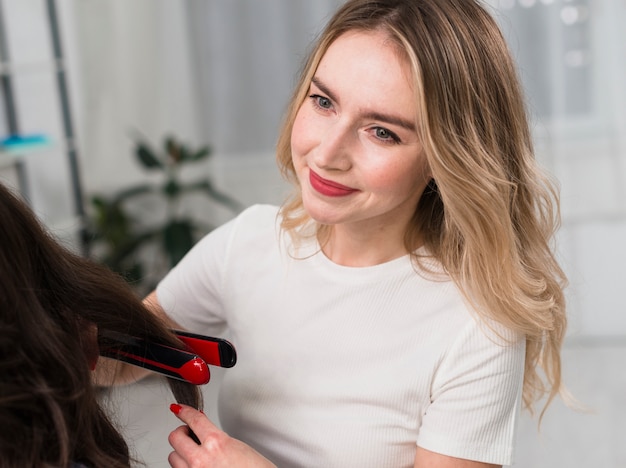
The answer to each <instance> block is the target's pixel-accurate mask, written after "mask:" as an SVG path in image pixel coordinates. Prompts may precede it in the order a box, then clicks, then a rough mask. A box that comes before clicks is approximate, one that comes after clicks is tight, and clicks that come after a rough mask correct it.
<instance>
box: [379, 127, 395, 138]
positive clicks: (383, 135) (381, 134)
mask: <svg viewBox="0 0 626 468" xmlns="http://www.w3.org/2000/svg"><path fill="white" fill-rule="evenodd" d="M376 136H377V137H378V138H380V139H381V140H387V139H388V138H391V134H390V133H389V130H387V129H386V128H380V127H378V128H377V129H376Z"/></svg>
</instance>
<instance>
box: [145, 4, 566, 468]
mask: <svg viewBox="0 0 626 468" xmlns="http://www.w3.org/2000/svg"><path fill="white" fill-rule="evenodd" d="M277 160H278V164H279V167H280V169H281V171H282V173H283V175H285V176H286V178H287V179H288V180H290V181H291V182H292V183H293V186H294V190H293V192H292V194H291V197H290V198H289V199H288V200H287V201H286V202H285V203H284V204H283V205H282V206H281V207H277V206H269V205H256V206H253V207H250V208H249V209H246V210H245V211H244V212H242V213H241V214H240V215H239V216H237V218H236V219H234V220H233V221H231V222H228V223H226V224H225V225H223V226H221V227H220V228H218V229H216V230H215V231H213V232H212V233H210V234H209V235H207V236H206V237H204V238H203V239H202V240H201V241H200V242H199V243H198V244H197V245H196V246H195V247H194V248H193V249H192V250H191V251H190V252H189V253H188V254H187V255H186V256H185V258H183V260H182V261H181V262H180V263H179V264H178V265H177V266H176V267H175V268H174V269H172V270H171V271H170V273H169V274H168V275H167V276H166V277H165V278H164V279H163V281H161V282H160V284H159V285H158V286H157V289H156V291H155V292H154V293H152V294H151V295H150V296H149V299H148V301H147V303H148V304H149V305H150V307H151V308H152V310H153V311H154V312H155V313H156V314H157V315H161V314H165V315H166V316H167V317H168V320H170V321H171V324H172V325H173V326H176V327H177V328H179V327H180V328H183V329H188V330H190V331H193V332H196V333H202V334H207V335H212V336H215V335H218V334H220V333H223V332H227V333H228V335H229V338H230V339H231V340H232V342H233V343H234V344H235V346H236V347H237V352H238V364H237V366H236V368H234V369H232V372H229V373H228V374H227V375H225V376H224V380H223V384H222V387H221V391H220V394H219V397H218V405H219V415H220V422H221V425H222V428H223V429H224V430H223V431H222V430H219V429H218V428H217V427H216V426H215V425H214V424H213V423H211V422H210V421H209V420H208V419H207V418H206V417H205V416H204V415H202V414H200V413H198V412H196V411H194V410H193V409H190V408H187V407H175V408H174V412H175V414H176V415H177V416H178V417H179V418H180V419H181V420H182V421H183V422H184V423H185V424H186V425H189V427H191V428H192V429H193V431H194V432H195V433H196V434H197V436H198V438H199V441H200V444H199V445H198V444H195V443H193V442H192V441H191V439H190V438H189V437H188V432H187V427H186V425H183V426H181V427H180V428H179V429H176V430H175V431H173V432H172V433H171V435H170V437H169V441H170V444H171V445H172V447H173V448H174V452H173V453H171V454H170V457H169V461H170V463H171V464H172V465H173V466H176V467H178V466H181V467H184V466H193V465H194V464H195V465H202V466H217V465H220V464H221V466H243V465H246V464H248V465H253V466H272V465H273V464H276V465H277V466H377V467H410V466H413V467H425V466H436V467H468V468H469V467H472V468H484V467H488V466H494V465H495V466H498V465H503V464H511V463H512V460H513V452H514V443H515V429H516V425H517V420H518V417H519V410H520V407H521V406H522V405H525V406H526V407H527V408H528V409H532V408H533V405H534V403H535V402H536V401H537V400H538V399H539V398H541V397H543V396H547V397H548V399H551V398H553V397H554V396H555V395H557V394H558V392H559V390H560V388H561V373H560V347H561V343H562V339H563V334H564V330H565V322H566V321H565V314H564V299H563V287H564V284H565V278H564V275H563V273H562V271H561V269H560V267H559V265H558V264H557V262H556V261H555V257H554V255H553V252H552V251H551V249H550V242H551V237H552V235H553V233H554V229H555V226H556V220H557V218H558V200H557V196H556V192H555V191H554V189H553V187H552V185H551V183H550V182H549V181H548V180H547V178H546V177H545V176H544V175H543V173H542V171H541V170H540V168H539V167H538V166H537V164H536V162H535V160H534V155H533V150H532V144H531V141H530V132H529V127H528V121H527V117H526V112H525V109H524V104H523V96H522V93H521V89H520V86H519V84H518V81H517V76H516V72H515V67H514V66H513V62H512V60H511V57H510V55H509V52H508V50H507V47H506V45H505V42H504V39H503V37H502V35H501V34H500V31H499V29H498V27H497V25H496V23H495V22H494V21H493V19H492V18H491V16H490V15H489V14H488V13H487V12H486V11H485V10H484V9H483V7H482V6H481V4H480V3H479V2H478V1H473V0H448V1H438V0H424V1H419V2H416V1H413V0H348V1H347V2H345V3H343V4H342V6H341V7H340V8H339V9H338V10H337V12H336V13H335V15H334V16H333V17H332V18H331V19H330V21H329V23H328V25H327V26H326V28H325V29H324V31H323V32H322V34H321V35H320V37H319V40H318V41H317V42H316V44H315V45H314V47H313V50H312V52H311V54H310V56H309V58H308V60H307V62H306V64H305V66H304V69H303V72H302V74H301V77H300V80H299V82H298V84H297V86H296V89H295V92H294V94H293V97H292V99H291V102H290V106H289V108H288V110H287V114H286V117H285V120H284V124H283V128H282V130H281V132H280V135H279V140H278V145H277ZM541 375H545V378H541Z"/></svg>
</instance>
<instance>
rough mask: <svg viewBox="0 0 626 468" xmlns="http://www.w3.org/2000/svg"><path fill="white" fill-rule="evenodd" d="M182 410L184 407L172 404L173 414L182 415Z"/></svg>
mask: <svg viewBox="0 0 626 468" xmlns="http://www.w3.org/2000/svg"><path fill="white" fill-rule="evenodd" d="M182 409H183V407H182V406H180V405H177V404H176V403H172V404H171V405H170V411H171V412H172V413H174V414H178V413H180V410H182Z"/></svg>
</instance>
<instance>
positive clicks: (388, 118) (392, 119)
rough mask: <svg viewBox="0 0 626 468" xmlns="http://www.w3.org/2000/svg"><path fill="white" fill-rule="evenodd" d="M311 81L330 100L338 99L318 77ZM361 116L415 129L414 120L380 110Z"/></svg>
mask: <svg viewBox="0 0 626 468" xmlns="http://www.w3.org/2000/svg"><path fill="white" fill-rule="evenodd" d="M311 82H312V83H313V84H314V85H315V86H317V87H318V88H319V89H320V91H321V92H322V93H324V94H326V95H327V96H328V97H329V98H330V99H331V100H333V101H335V102H338V99H337V97H336V96H335V94H334V93H333V92H332V91H331V90H330V88H328V86H326V85H325V84H324V83H323V82H322V81H321V80H320V79H319V78H318V77H316V76H314V77H313V78H312V79H311ZM363 117H365V118H367V119H372V120H379V121H381V122H385V123H388V124H391V125H398V126H400V127H402V128H406V129H407V130H410V131H412V132H415V131H416V128H415V123H414V122H412V121H410V120H407V119H403V118H402V117H397V116H395V115H389V114H383V113H381V112H365V113H364V114H363Z"/></svg>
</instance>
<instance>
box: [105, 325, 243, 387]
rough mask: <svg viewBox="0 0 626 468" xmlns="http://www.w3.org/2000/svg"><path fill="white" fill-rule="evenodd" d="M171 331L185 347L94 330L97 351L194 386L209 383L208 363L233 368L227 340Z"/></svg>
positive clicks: (234, 358)
mask: <svg viewBox="0 0 626 468" xmlns="http://www.w3.org/2000/svg"><path fill="white" fill-rule="evenodd" d="M173 332H174V333H175V334H176V336H177V337H178V338H179V339H180V340H181V341H182V342H183V343H184V344H185V349H179V348H174V347H172V346H169V345H164V344H159V343H153V342H150V341H147V340H144V339H142V338H138V337H135V336H130V335H126V334H124V333H119V332H114V331H111V330H98V346H99V353H100V355H101V356H105V357H108V358H112V359H117V360H119V361H124V362H127V363H129V364H132V365H135V366H139V367H143V368H145V369H149V370H151V371H153V372H157V373H159V374H162V375H165V376H167V377H172V378H175V379H179V380H183V381H185V382H189V383H191V384H194V385H204V384H206V383H208V382H209V380H210V378H211V374H210V372H209V367H208V366H209V365H212V366H219V367H233V366H234V365H235V363H236V362H237V353H236V351H235V347H234V346H233V345H232V344H231V343H230V342H229V341H227V340H224V339H222V338H214V337H210V336H204V335H198V334H195V333H189V332H184V331H181V330H173Z"/></svg>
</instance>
